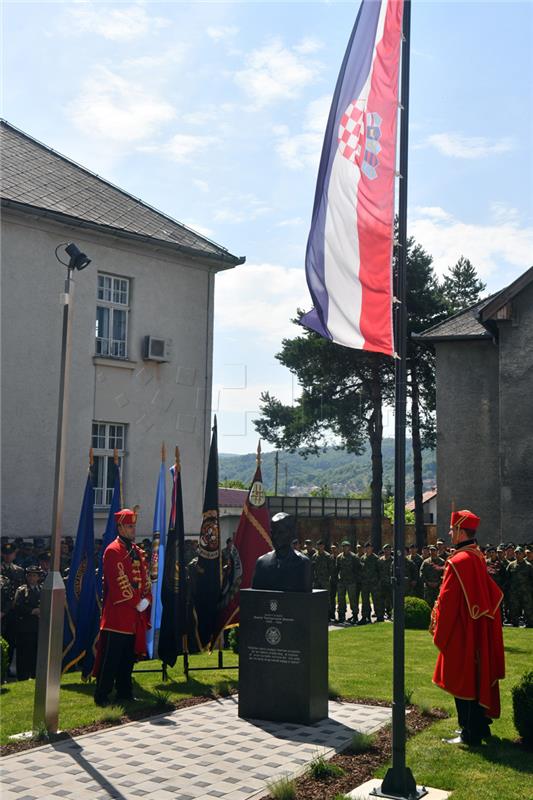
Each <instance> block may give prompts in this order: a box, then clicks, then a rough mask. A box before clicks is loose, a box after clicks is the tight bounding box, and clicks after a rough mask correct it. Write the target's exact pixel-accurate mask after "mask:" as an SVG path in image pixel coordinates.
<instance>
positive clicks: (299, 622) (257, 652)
mask: <svg viewBox="0 0 533 800" xmlns="http://www.w3.org/2000/svg"><path fill="white" fill-rule="evenodd" d="M240 620H241V621H240V634H239V651H240V652H239V716H241V717H245V718H250V719H254V718H255V719H266V720H277V721H286V722H300V723H311V722H315V721H317V720H319V719H323V718H324V717H327V704H328V639H327V630H328V597H327V592H325V591H315V592H312V593H304V592H272V591H264V590H256V589H247V590H244V591H242V592H241V603H240Z"/></svg>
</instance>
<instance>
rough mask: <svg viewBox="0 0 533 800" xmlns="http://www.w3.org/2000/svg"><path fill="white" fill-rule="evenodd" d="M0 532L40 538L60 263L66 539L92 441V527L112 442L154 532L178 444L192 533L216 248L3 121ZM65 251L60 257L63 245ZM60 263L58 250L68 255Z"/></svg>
mask: <svg viewBox="0 0 533 800" xmlns="http://www.w3.org/2000/svg"><path fill="white" fill-rule="evenodd" d="M0 137H1V148H2V192H1V195H2V198H1V200H2V220H1V233H2V534H3V535H4V536H48V535H50V526H51V510H52V497H53V483H54V462H55V441H56V422H57V408H58V383H59V367H60V344H61V306H60V293H61V292H62V291H63V284H64V277H65V272H66V270H65V268H64V267H62V266H61V265H60V264H59V263H58V261H57V260H56V257H55V250H56V248H57V247H58V245H60V244H61V243H65V242H72V241H74V242H75V243H76V245H77V246H78V247H79V248H80V250H82V251H83V252H84V253H86V254H87V255H88V257H89V258H90V259H91V261H92V263H91V264H90V265H89V266H88V268H87V269H85V270H83V271H82V272H77V273H75V275H74V282H75V291H74V303H73V349H72V369H71V382H70V393H69V394H70V410H69V418H68V435H67V460H66V488H65V514H64V531H63V532H64V534H65V535H69V534H70V535H75V533H76V527H77V521H78V515H79V511H80V506H81V500H82V493H83V488H84V484H85V478H86V475H87V467H88V457H89V448H90V447H91V445H92V446H93V448H94V455H95V460H96V463H95V467H96V468H95V483H96V508H95V511H96V533H97V535H98V534H99V533H101V532H102V530H103V527H104V525H105V520H106V518H107V507H108V505H109V502H110V497H111V489H112V485H111V475H112V469H111V466H112V459H113V451H114V448H117V450H118V454H119V458H120V460H121V463H122V476H123V496H124V502H125V503H127V504H129V505H134V504H136V503H138V504H139V505H140V506H141V511H140V518H139V526H138V529H139V534H140V535H141V536H146V535H150V534H151V531H152V518H153V507H154V496H155V488H156V482H157V475H158V470H159V464H160V451H161V442H162V441H164V442H165V443H166V446H167V451H168V453H169V461H170V459H171V457H172V455H173V453H174V447H175V445H176V444H178V445H179V446H180V450H181V462H182V480H183V491H184V511H185V528H186V531H187V532H188V533H194V532H197V531H198V526H199V521H200V516H201V509H202V494H203V486H204V480H205V471H206V464H207V451H208V447H209V438H210V427H211V376H212V347H213V296H214V284H215V275H216V274H217V272H219V271H220V270H226V269H231V268H233V267H235V266H237V265H238V264H242V263H243V261H244V259H243V258H237V257H236V256H234V255H232V254H231V253H229V252H228V251H227V250H226V249H225V248H223V247H220V246H219V245H217V244H215V243H213V242H211V241H209V240H208V239H206V238H205V237H203V236H201V235H200V234H198V233H195V232H194V231H192V230H190V229H188V228H187V227H185V226H184V225H181V224H180V223H178V222H176V221H175V220H173V219H171V218H170V217H168V216H166V215H165V214H162V213H160V212H159V211H156V210H155V209H153V208H151V207H150V206H148V205H146V204H145V203H143V202H142V201H141V200H138V199H137V198H135V197H132V196H131V195H129V194H127V193H126V192H123V191H122V190H121V189H119V188H117V187H116V186H113V185H112V184H110V183H108V182H107V181H105V180H103V179H102V178H100V177H98V176H97V175H94V174H92V173H91V172H89V171H88V170H86V169H84V168H82V167H80V166H79V165H78V164H75V163H74V162H72V161H70V160H69V159H67V158H64V157H63V156H61V155H59V154H58V153H56V152H54V151H53V150H51V149H50V148H49V147H46V146H44V145H42V144H40V143H39V142H37V141H35V140H34V139H32V138H31V137H30V136H27V135H26V134H24V133H23V132H21V131H19V130H17V129H16V128H14V127H12V126H11V125H9V124H7V123H4V122H2V123H1V125H0ZM60 254H61V248H60ZM63 256H64V251H63Z"/></svg>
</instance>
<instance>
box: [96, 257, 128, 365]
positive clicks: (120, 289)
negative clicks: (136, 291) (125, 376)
mask: <svg viewBox="0 0 533 800" xmlns="http://www.w3.org/2000/svg"><path fill="white" fill-rule="evenodd" d="M100 279H103V281H105V280H106V279H107V281H109V286H108V287H106V286H101V280H100ZM124 293H125V295H126V298H125V299H126V302H122V301H121V299H120V295H122V294H124ZM101 294H102V295H103V296H100V295H101ZM106 294H107V295H108V296H107V297H105V295H106ZM130 294H131V281H130V279H129V278H126V277H124V275H111V274H110V273H108V272H99V273H98V275H97V284H96V308H97V317H98V308H105V309H108V311H109V334H110V336H108V337H103V336H97V335H96V334H97V333H98V331H97V329H96V325H97V320H96V321H95V353H96V355H97V356H99V357H101V358H119V359H127V358H128V332H129V316H130V313H129V312H130ZM115 311H124V312H125V319H126V325H125V334H124V340H122V339H113V338H112V336H113V316H114V314H115Z"/></svg>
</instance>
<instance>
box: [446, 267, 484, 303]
mask: <svg viewBox="0 0 533 800" xmlns="http://www.w3.org/2000/svg"><path fill="white" fill-rule="evenodd" d="M485 289H486V284H485V283H483V281H482V280H480V279H479V277H478V274H477V272H476V269H475V267H474V266H473V265H472V262H471V261H470V260H469V259H468V258H465V257H464V256H461V257H460V258H459V260H458V261H457V263H456V264H455V265H454V266H453V267H450V268H449V269H448V273H447V274H446V275H445V276H444V278H443V281H442V284H441V292H442V296H443V299H444V302H445V304H446V310H447V312H448V315H451V314H456V313H457V312H458V311H462V310H463V308H468V307H469V306H472V305H474V303H477V301H478V300H479V299H480V296H481V294H482V292H484V291H485Z"/></svg>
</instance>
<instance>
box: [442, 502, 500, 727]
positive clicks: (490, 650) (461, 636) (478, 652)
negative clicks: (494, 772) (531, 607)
mask: <svg viewBox="0 0 533 800" xmlns="http://www.w3.org/2000/svg"><path fill="white" fill-rule="evenodd" d="M459 513H461V512H459ZM472 516H473V515H472ZM476 519H477V518H476ZM465 527H466V526H465ZM502 598H503V592H502V591H501V589H499V587H498V586H497V585H496V584H495V583H494V581H493V580H492V579H491V578H490V577H489V574H488V572H487V566H486V563H485V559H484V557H483V554H482V553H481V551H480V550H479V548H478V546H477V544H475V543H468V544H466V546H465V547H462V548H460V549H458V550H457V552H456V553H455V554H454V555H453V556H451V557H450V558H448V561H447V563H446V567H445V572H444V579H443V582H442V586H441V589H440V594H439V597H438V600H437V602H436V604H435V607H434V609H433V614H432V630H433V640H434V642H435V644H436V646H437V647H438V648H439V651H440V652H439V655H438V658H437V664H436V666H435V672H434V675H433V683H435V684H436V685H437V686H440V687H441V689H444V690H445V691H447V692H450V694H453V695H454V697H456V698H459V699H461V700H475V701H477V702H478V703H479V705H480V706H482V707H483V708H484V709H485V710H486V714H487V715H488V716H489V717H493V718H495V717H499V716H500V692H499V686H498V681H499V680H500V679H501V678H503V677H505V659H504V651H503V637H502V625H501V620H500V613H499V606H500V603H501V601H502Z"/></svg>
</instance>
